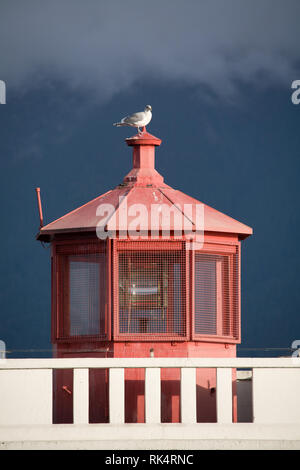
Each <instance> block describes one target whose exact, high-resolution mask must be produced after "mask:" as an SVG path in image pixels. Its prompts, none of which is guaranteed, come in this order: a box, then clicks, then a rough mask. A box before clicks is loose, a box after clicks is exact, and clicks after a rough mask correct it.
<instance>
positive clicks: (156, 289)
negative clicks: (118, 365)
mask: <svg viewBox="0 0 300 470" xmlns="http://www.w3.org/2000/svg"><path fill="white" fill-rule="evenodd" d="M156 244H157V245H158V246H159V243H158V242H157V243H156ZM151 246H153V245H151V243H149V244H148V246H147V248H148V249H145V248H146V246H143V248H142V249H141V250H134V249H133V250H128V249H126V250H124V251H122V250H119V251H118V254H117V264H118V269H117V271H118V293H119V295H118V327H117V334H118V335H119V336H126V337H127V338H128V339H130V338H132V339H133V338H134V339H137V338H141V339H143V338H144V339H145V337H147V336H148V335H151V337H152V338H153V337H155V338H156V339H158V338H166V337H168V338H174V337H176V338H178V337H185V336H186V315H185V311H186V308H185V296H186V294H185V292H186V288H185V251H183V250H159V249H157V247H156V249H155V250H151Z"/></svg>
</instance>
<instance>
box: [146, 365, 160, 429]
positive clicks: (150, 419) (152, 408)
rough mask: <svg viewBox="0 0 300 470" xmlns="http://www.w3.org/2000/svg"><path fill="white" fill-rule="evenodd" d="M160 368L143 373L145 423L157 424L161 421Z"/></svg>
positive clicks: (147, 369)
mask: <svg viewBox="0 0 300 470" xmlns="http://www.w3.org/2000/svg"><path fill="white" fill-rule="evenodd" d="M160 391H161V385H160V368H158V367H153V368H150V367H149V368H148V367H147V368H146V371H145V422H146V423H151V424H158V423H160V420H161V416H160V415H161V413H160V410H161V408H160V406H161V404H160V396H161V393H160Z"/></svg>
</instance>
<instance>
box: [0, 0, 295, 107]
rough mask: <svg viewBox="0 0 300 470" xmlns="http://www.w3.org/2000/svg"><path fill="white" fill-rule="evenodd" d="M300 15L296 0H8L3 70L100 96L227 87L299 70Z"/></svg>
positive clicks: (0, 40)
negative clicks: (158, 88) (148, 87)
mask: <svg viewBox="0 0 300 470" xmlns="http://www.w3.org/2000/svg"><path fill="white" fill-rule="evenodd" d="M299 17H300V2H299V1H298V0H295V1H294V0H286V1H282V0H247V1H240V0H238V1H236V0H226V1H222V0H219V1H213V0H207V1H199V0H197V1H192V0H189V1H183V0H182V1H179V0H165V1H161V0H159V1H156V0H151V1H149V2H143V1H140V0H139V1H137V0H134V1H132V0H126V1H124V0H116V1H113V0H112V1H110V2H104V1H99V0H85V1H83V0H80V1H79V0H52V1H41V0H27V1H26V2H24V1H22V0H20V1H18V0H13V1H11V0H2V2H1V6H0V59H1V64H0V66H1V68H0V73H1V77H0V78H2V79H4V80H6V81H7V84H8V87H16V88H18V89H19V90H26V89H28V88H31V87H35V86H37V85H39V84H40V83H41V82H42V83H43V84H45V83H50V84H51V82H52V81H53V80H58V81H63V82H64V83H65V84H67V86H69V87H71V88H74V89H82V90H92V91H93V93H95V92H96V94H97V96H98V97H99V98H100V99H104V98H107V97H111V96H113V95H114V94H115V93H116V92H118V91H121V90H124V89H126V88H127V87H129V86H131V85H133V84H134V83H135V82H136V81H137V80H143V79H146V78H148V79H158V80H166V81H170V82H173V83H181V84H182V83H185V84H192V85H198V84H199V85H207V86H208V87H210V89H211V90H212V91H214V92H217V93H218V94H224V95H228V94H231V93H232V92H234V90H235V83H236V81H239V80H242V81H244V82H251V83H257V84H258V85H262V84H263V83H262V82H263V81H264V80H267V82H268V83H282V82H285V83H286V81H287V80H293V79H295V78H299V77H298V76H296V75H297V71H296V65H297V63H298V64H299V45H300V28H299Z"/></svg>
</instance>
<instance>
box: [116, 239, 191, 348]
mask: <svg viewBox="0 0 300 470" xmlns="http://www.w3.org/2000/svg"><path fill="white" fill-rule="evenodd" d="M113 242H114V243H113V249H112V252H113V299H114V301H113V338H114V340H115V341H126V342H134V341H138V342H147V341H148V342H149V341H155V342H158V341H160V342H162V341H164V342H169V341H176V342H181V341H188V340H189V337H190V334H189V301H188V298H189V295H187V294H188V292H189V276H188V253H187V251H186V248H185V242H182V241H172V240H170V241H164V240H162V241H161V240H157V241H156V240H155V241H154V240H147V241H132V240H128V241H127V240H124V241H123V240H113ZM126 251H132V252H135V251H136V252H139V253H140V252H147V251H157V252H159V251H163V252H166V253H171V252H172V251H178V252H180V253H181V254H182V255H181V257H180V260H181V261H183V267H182V269H181V272H182V274H183V275H182V278H181V292H182V297H181V301H182V304H183V311H182V325H183V328H184V330H185V334H175V333H153V332H149V333H141V332H137V333H128V332H127V333H120V331H119V327H120V321H119V253H121V252H126ZM168 295H169V293H168Z"/></svg>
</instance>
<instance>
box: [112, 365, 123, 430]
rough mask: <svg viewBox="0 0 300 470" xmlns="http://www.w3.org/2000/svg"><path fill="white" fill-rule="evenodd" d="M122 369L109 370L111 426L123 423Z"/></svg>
mask: <svg viewBox="0 0 300 470" xmlns="http://www.w3.org/2000/svg"><path fill="white" fill-rule="evenodd" d="M124 390H125V384H124V369H123V368H119V367H118V368H117V367H116V368H114V367H112V368H110V369H109V422H110V423H112V424H122V423H124V411H125V406H124Z"/></svg>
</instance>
